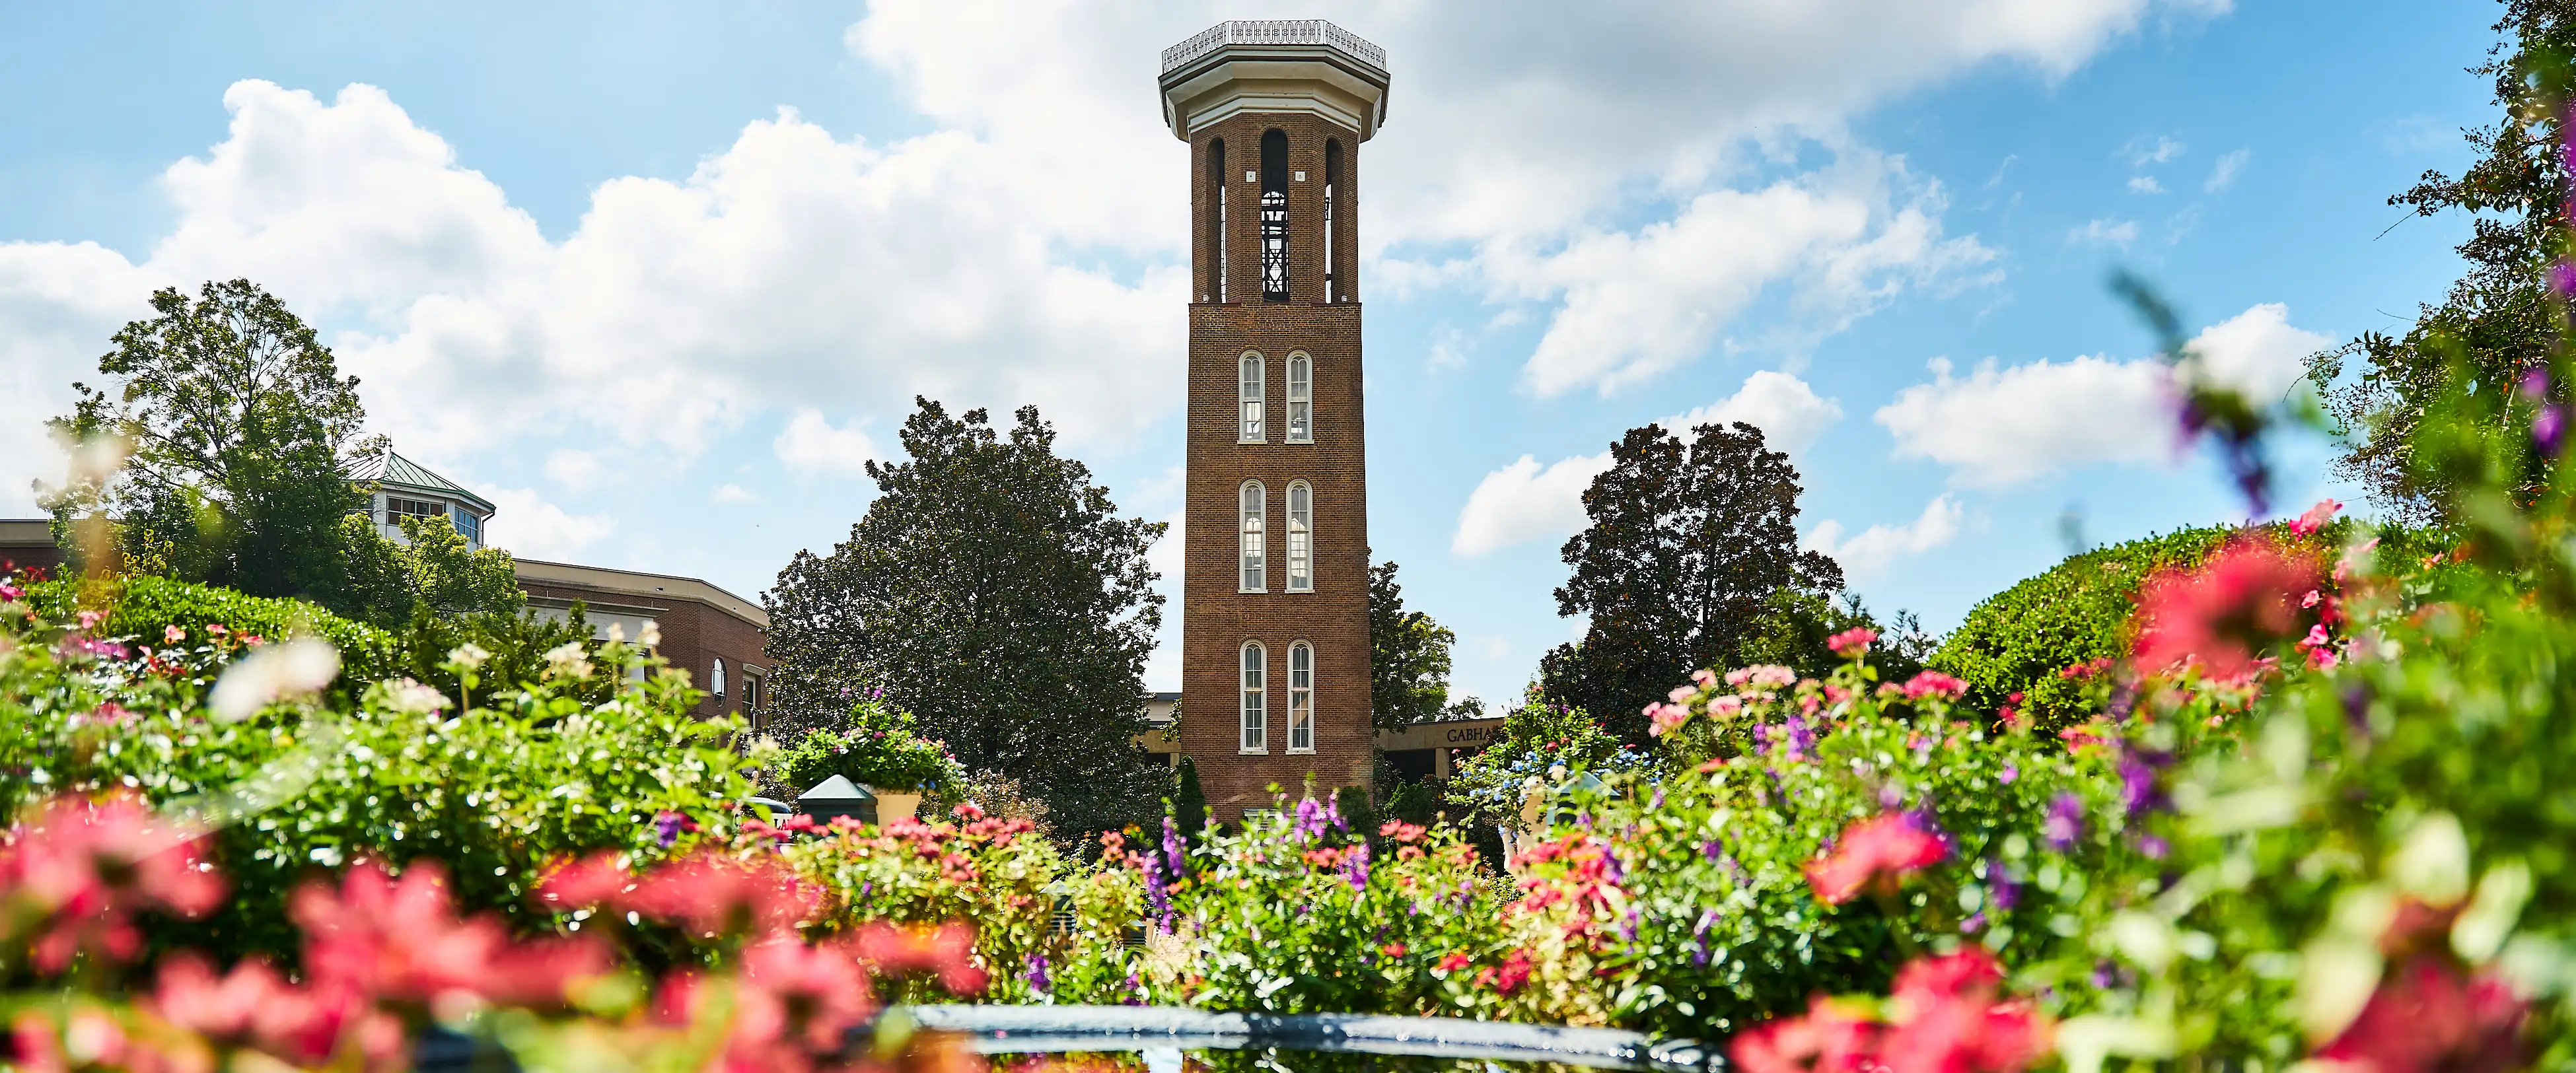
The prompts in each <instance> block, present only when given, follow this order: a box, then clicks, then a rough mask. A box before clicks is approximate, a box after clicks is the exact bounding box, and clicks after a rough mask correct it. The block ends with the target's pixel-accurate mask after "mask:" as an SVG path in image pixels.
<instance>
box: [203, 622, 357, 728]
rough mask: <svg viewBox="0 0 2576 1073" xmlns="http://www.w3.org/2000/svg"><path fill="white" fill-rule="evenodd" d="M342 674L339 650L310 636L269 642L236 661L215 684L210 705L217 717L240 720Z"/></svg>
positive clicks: (208, 703)
mask: <svg viewBox="0 0 2576 1073" xmlns="http://www.w3.org/2000/svg"><path fill="white" fill-rule="evenodd" d="M339 676H340V653H339V651H338V650H337V649H334V648H332V647H331V646H330V645H327V644H323V643H322V642H320V641H316V640H314V639H312V638H310V637H298V638H295V639H293V640H290V641H288V642H286V643H285V644H279V645H269V646H267V647H264V648H261V649H260V650H259V651H256V652H253V653H251V654H250V658H248V659H245V660H242V661H241V662H239V663H236V664H233V665H232V667H231V668H230V669H228V670H226V671H224V676H223V678H222V679H220V680H218V681H217V682H216V683H215V692H214V695H213V696H212V697H210V698H208V700H207V706H208V707H210V708H213V709H214V715H215V718H216V719H217V720H219V721H222V722H226V723H233V722H239V721H241V720H244V719H248V718H250V717H251V716H253V715H256V714H258V713H259V710H260V709H262V708H265V707H268V706H269V705H270V704H272V703H274V702H276V700H277V699H278V698H279V697H287V696H295V695H299V694H305V693H315V692H319V691H320V690H321V689H322V687H323V686H327V685H330V684H331V680H332V679H334V678H337V677H339Z"/></svg>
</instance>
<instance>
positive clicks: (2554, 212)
mask: <svg viewBox="0 0 2576 1073" xmlns="http://www.w3.org/2000/svg"><path fill="white" fill-rule="evenodd" d="M2504 9H2505V12H2504V17H2503V18H2502V19H2500V20H2498V21H2497V22H2496V24H2495V29H2496V31H2497V32H2498V33H2501V34H2503V35H2505V38H2506V40H2505V41H2504V42H2502V43H2499V44H2497V45H2496V46H2495V47H2494V48H2492V49H2490V50H2489V52H2488V53H2487V60H2486V62H2485V63H2483V64H2480V65H2478V66H2476V67H2473V68H2470V71H2471V73H2474V74H2477V75H2480V76H2482V77H2487V78H2492V79H2494V81H2495V103H2496V105H2497V106H2498V108H2499V109H2500V110H2501V111H2502V112H2503V115H2502V117H2501V118H2499V119H2498V120H2497V121H2496V122H2494V123H2490V124H2487V125H2485V126H2481V127H2476V128H2473V129H2470V130H2468V131H2467V132H2465V133H2466V135H2467V138H2468V141H2469V145H2470V146H2471V147H2472V148H2474V149H2475V150H2476V151H2477V154H2478V158H2477V161H2476V162H2475V163H2473V164H2471V165H2470V166H2469V168H2468V170H2466V171H2464V172H2461V173H2460V174H2459V175H2457V176H2451V175H2446V174H2443V173H2442V172H2439V171H2427V172H2425V173H2424V175H2423V178H2422V179H2420V180H2419V181H2417V182H2416V184H2415V185H2414V187H2413V188H2411V189H2409V190H2407V191H2406V192H2405V193H2402V194H2397V195H2394V196H2392V197H2390V198H2389V199H2388V203H2389V204H2391V205H2402V206H2405V207H2407V208H2410V209H2412V210H2414V212H2415V214H2416V215H2418V216H2433V215H2437V214H2440V213H2444V212H2449V211H2452V210H2462V211H2466V212H2468V213H2471V214H2473V215H2472V217H2471V220H2470V226H2471V228H2472V231H2471V233H2470V235H2469V238H2468V239H2467V240H2466V241H2464V242H2462V243H2460V245H2459V247H2458V249H2459V254H2460V257H2461V258H2462V259H2463V260H2465V261H2467V262H2468V272H2467V273H2466V274H2465V275H2463V276H2461V277H2460V278H2459V280H2458V281H2457V282H2454V283H2453V284H2452V285H2451V291H2450V293H2449V294H2448V295H2446V296H2445V297H2444V298H2443V300H2442V303H2441V304H2440V305H2425V306H2422V307H2420V309H2419V310H2418V311H2417V314H2416V318H2415V323H2414V325H2413V326H2411V327H2409V328H2408V329H2407V330H2406V331H2405V332H2404V333H2403V334H2401V335H2396V336H2390V335H2384V334H2381V333H2378V332H2370V333H2365V334H2363V335H2362V336H2361V337H2359V338H2357V339H2354V340H2352V341H2351V342H2348V343H2346V344H2344V345H2343V346H2341V347H2339V348H2337V349H2334V350H2330V351H2327V352H2325V353H2323V354H2319V355H2317V356H2316V357H2314V358H2311V359H2309V366H2308V375H2309V379H2310V380H2311V381H2313V382H2314V383H2315V385H2316V387H2317V389H2318V391H2319V393H2320V394H2321V395H2322V397H2323V399H2324V402H2325V407H2326V410H2327V412H2328V413H2329V414H2330V415H2332V416H2333V417H2334V419H2335V420H2336V422H2337V423H2338V424H2339V425H2340V426H2341V430H2342V432H2343V433H2344V435H2345V437H2346V442H2345V449H2344V453H2343V455H2342V457H2340V458H2339V459H2337V460H2336V469H2337V470H2338V471H2339V473H2340V475H2342V476H2344V477H2345V478H2347V479H2350V480H2353V481H2356V482H2359V483H2360V484H2362V485H2363V486H2364V487H2366V488H2368V489H2369V490H2370V496H2371V499H2372V500H2373V502H2375V503H2376V504H2378V505H2379V506H2380V507H2381V508H2383V509H2384V510H2386V511H2388V512H2389V513H2390V514H2391V515H2393V516H2396V517H2398V518H2400V519H2402V520H2406V521H2410V522H2418V523H2421V522H2430V521H2434V520H2437V519H2439V518H2441V517H2442V516H2443V515H2444V514H2445V513H2447V510H2448V507H2447V504H2446V502H2445V500H2446V496H2445V494H2444V489H2442V488H2439V487H2430V486H2427V485H2425V484H2423V483H2422V482H2421V481H2420V479H2419V478H2418V477H2416V476H2415V475H2414V474H2413V473H2412V471H2411V468H2410V465H2409V463H2410V455H2409V452H2408V445H2409V443H2410V442H2412V440H2413V439H2414V434H2415V428H2416V425H2417V423H2418V422H2419V420H2420V419H2421V417H2422V416H2423V412H2424V405H2425V404H2426V403H2427V402H2428V401H2430V400H2431V399H2432V398H2433V397H2434V396H2435V395H2436V394H2438V393H2439V392H2440V391H2441V389H2442V387H2443V385H2444V384H2445V383H2447V382H2449V377H2450V375H2451V371H2450V366H2451V365H2452V363H2454V362H2459V363H2464V364H2465V365H2466V366H2467V367H2468V368H2469V370H2470V372H2469V376H2470V377H2471V378H2473V379H2475V380H2476V381H2477V382H2479V383H2482V384H2503V385H2512V384H2517V383H2520V382H2521V381H2522V380H2523V378H2524V377H2525V376H2526V375H2528V374H2530V373H2532V372H2533V371H2534V370H2538V369H2545V368H2546V367H2547V365H2548V360H2549V354H2550V351H2551V348H2552V347H2553V346H2554V345H2555V342H2556V339H2557V335H2558V331H2559V329H2560V317H2561V315H2562V314H2561V313H2560V311H2559V306H2558V303H2557V302H2556V301H2554V300H2553V299H2552V295H2551V293H2550V279H2549V277H2550V268H2551V266H2552V265H2553V264H2555V263H2557V261H2558V260H2559V259H2560V258H2561V257H2562V256H2564V255H2565V254H2566V252H2567V244H2568V222H2567V216H2566V211H2565V208H2564V206H2565V205H2566V203H2567V197H2568V192H2569V177H2568V171H2567V160H2566V157H2565V155H2564V154H2563V153H2562V152H2561V149H2560V147H2561V146H2562V145H2563V144H2565V135H2566V133H2567V132H2566V124H2567V114H2566V112H2565V111H2564V108H2565V104H2566V99H2567V94H2568V90H2569V78H2568V70H2567V67H2566V64H2567V63H2568V60H2569V58H2570V57H2576V0H2505V3H2504ZM2356 363H2357V364H2358V366H2359V368H2358V369H2356V370H2352V375H2350V376H2347V375H2346V373H2347V366H2348V365H2353V364H2356ZM2550 394H2551V395H2552V397H2553V398H2555V399H2557V400H2560V401H2564V400H2565V399H2566V397H2567V395H2568V385H2564V384H2560V385H2553V386H2552V387H2551V389H2550Z"/></svg>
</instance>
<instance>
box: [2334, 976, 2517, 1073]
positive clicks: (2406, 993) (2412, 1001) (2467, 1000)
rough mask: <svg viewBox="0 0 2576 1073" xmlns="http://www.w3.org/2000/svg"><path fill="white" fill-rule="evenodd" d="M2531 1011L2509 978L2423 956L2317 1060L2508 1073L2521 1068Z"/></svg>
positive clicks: (2382, 1070)
mask: <svg viewBox="0 0 2576 1073" xmlns="http://www.w3.org/2000/svg"><path fill="white" fill-rule="evenodd" d="M2529 1009H2530V1004H2529V1003H2527V1002H2525V1001H2524V1000H2523V999H2522V998H2521V997H2520V996H2518V995H2516V994H2514V992H2513V988H2512V987H2511V986H2510V985H2507V984H2506V983H2505V982H2504V981H2502V980H2499V979H2496V978H2495V977H2492V976H2488V975H2485V974H2480V975H2477V976H2473V977H2463V976H2462V975H2461V974H2460V972H2459V970H2458V969H2456V968H2453V967H2452V966H2451V965H2450V964H2449V963H2448V962H2447V961H2445V960H2443V959H2441V958H2439V957H2436V956H2424V957H2417V958H2414V959H2412V960H2410V961H2407V962H2406V963H2405V964H2403V965H2401V966H2399V967H2398V969H2397V971H2395V972H2393V973H2391V974H2390V975H2389V978H2388V979H2386V980H2384V981H2382V982H2381V983H2380V985H2379V990H2378V991H2376V992H2373V993H2372V994H2371V996H2370V1001H2369V1002H2368V1003H2366V1004H2364V1005H2363V1006H2362V1008H2361V1014H2360V1016H2358V1017H2355V1018H2353V1021H2352V1024H2350V1025H2347V1026H2345V1028H2344V1030H2343V1033H2342V1034H2341V1035H2338V1036H2336V1037H2335V1038H2334V1040H2333V1041H2332V1042H2330V1043H2327V1044H2326V1045H2325V1046H2324V1047H2323V1048H2320V1049H2319V1050H2318V1051H2317V1052H2316V1056H2317V1057H2318V1058H2322V1059H2325V1060H2327V1061H2333V1062H2350V1063H2353V1064H2355V1065H2361V1066H2367V1067H2369V1068H2370V1069H2372V1070H2374V1071H2376V1073H2432V1071H2435V1070H2439V1071H2441V1073H2502V1071H2503V1070H2508V1069H2519V1068H2521V1067H2522V1064H2523V1061H2524V1056H2525V1051H2524V1048H2523V1044H2522V1026H2523V1020H2524V1018H2525V1016H2526V1015H2527V1014H2528V1012H2529Z"/></svg>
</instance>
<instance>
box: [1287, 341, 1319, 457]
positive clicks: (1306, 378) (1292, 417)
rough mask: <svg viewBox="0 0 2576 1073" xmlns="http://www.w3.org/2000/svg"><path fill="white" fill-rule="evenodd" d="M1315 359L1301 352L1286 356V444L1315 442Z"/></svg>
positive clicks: (1292, 352)
mask: <svg viewBox="0 0 2576 1073" xmlns="http://www.w3.org/2000/svg"><path fill="white" fill-rule="evenodd" d="M1314 400H1315V359H1313V358H1310V357H1307V356H1306V352H1305V351H1303V350H1298V351H1291V352H1290V353H1289V355H1288V442H1290V443H1313V442H1315V413H1314V410H1315V401H1314Z"/></svg>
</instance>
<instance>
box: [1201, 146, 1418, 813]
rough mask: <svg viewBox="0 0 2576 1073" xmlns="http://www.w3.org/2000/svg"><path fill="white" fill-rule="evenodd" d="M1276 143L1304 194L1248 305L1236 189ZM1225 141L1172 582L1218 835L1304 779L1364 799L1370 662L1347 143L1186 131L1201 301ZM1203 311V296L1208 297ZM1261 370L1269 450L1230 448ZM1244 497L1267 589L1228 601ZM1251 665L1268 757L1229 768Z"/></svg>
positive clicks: (1250, 290)
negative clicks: (1297, 694)
mask: <svg viewBox="0 0 2576 1073" xmlns="http://www.w3.org/2000/svg"><path fill="white" fill-rule="evenodd" d="M1272 128H1277V129H1279V130H1281V131H1283V132H1285V133H1286V134H1287V136H1288V151H1289V161H1288V167H1289V169H1290V170H1291V172H1295V171H1301V170H1302V171H1304V172H1305V173H1306V181H1305V182H1302V183H1301V182H1296V181H1293V176H1292V181H1291V182H1290V183H1289V184H1288V197H1289V220H1288V229H1289V230H1288V263H1289V270H1288V286H1289V299H1290V300H1289V301H1286V302H1265V301H1263V300H1262V299H1261V290H1260V288H1261V282H1260V280H1261V277H1260V218H1259V205H1260V196H1261V184H1260V183H1259V182H1258V181H1254V182H1245V181H1244V178H1243V176H1244V173H1245V172H1247V171H1250V172H1254V173H1255V174H1256V178H1257V175H1258V172H1259V171H1260V162H1261V157H1260V143H1261V135H1262V133H1263V132H1264V131H1266V130H1269V129H1272ZM1219 138H1222V139H1224V141H1225V145H1226V150H1225V160H1226V174H1225V176H1224V179H1225V180H1226V186H1227V190H1228V205H1227V211H1226V214H1225V216H1226V219H1225V223H1226V231H1227V235H1226V240H1225V247H1226V251H1227V257H1226V262H1227V263H1226V265H1225V271H1226V275H1227V277H1228V289H1227V295H1228V297H1229V298H1231V299H1232V301H1229V302H1226V303H1222V304H1220V303H1214V302H1199V303H1193V304H1192V305H1191V306H1190V372H1189V378H1190V379H1189V454H1188V465H1189V479H1188V487H1187V495H1188V506H1187V508H1186V512H1185V517H1186V521H1187V525H1186V528H1187V532H1186V537H1185V540H1186V545H1187V546H1186V548H1185V556H1186V558H1185V567H1184V573H1183V580H1182V596H1181V620H1182V634H1181V635H1182V669H1181V675H1182V682H1181V692H1182V698H1183V699H1182V708H1181V710H1182V712H1183V718H1182V729H1181V744H1182V747H1183V749H1185V750H1186V751H1187V752H1188V753H1189V754H1190V756H1191V758H1192V760H1193V761H1194V762H1195V763H1196V764H1197V766H1198V771H1199V780H1200V784H1201V785H1202V786H1203V787H1204V788H1205V790H1206V791H1207V796H1208V803H1209V804H1210V805H1211V806H1213V807H1214V808H1215V809H1216V810H1217V813H1218V815H1219V818H1221V819H1229V820H1230V819H1233V818H1235V817H1237V816H1239V815H1240V814H1241V812H1242V810H1244V809H1246V808H1262V807H1267V806H1268V804H1269V801H1270V793H1269V789H1268V787H1269V786H1270V785H1272V784H1276V785H1278V786H1279V787H1280V788H1281V789H1283V790H1285V791H1287V792H1288V794H1289V795H1290V796H1291V797H1292V798H1293V797H1295V796H1296V795H1297V794H1298V793H1299V792H1300V790H1301V788H1302V784H1303V783H1304V782H1305V781H1306V779H1307V778H1308V776H1310V775H1311V776H1312V777H1313V779H1314V781H1315V784H1316V788H1317V790H1318V792H1319V793H1321V792H1324V791H1329V790H1331V789H1333V788H1335V787H1340V786H1365V785H1367V783H1368V780H1369V774H1370V768H1371V764H1370V756H1369V749H1370V740H1369V649H1368V487H1367V482H1366V479H1365V470H1366V450H1365V442H1366V437H1365V427H1364V425H1363V422H1362V412H1363V405H1362V401H1363V400H1362V398H1361V392H1360V383H1361V375H1360V373H1361V365H1360V307H1359V304H1358V302H1356V301H1350V300H1347V299H1350V298H1352V297H1355V296H1356V295H1357V293H1358V292H1357V283H1358V279H1357V271H1356V266H1357V264H1358V260H1359V259H1358V257H1357V255H1356V245H1357V242H1356V240H1357V237H1358V218H1359V214H1358V211H1357V208H1358V200H1359V199H1358V197H1357V196H1356V191H1357V189H1358V183H1357V176H1358V169H1359V152H1358V149H1359V138H1358V136H1357V135H1356V134H1354V133H1353V132H1351V131H1349V130H1346V129H1343V128H1340V127H1337V126H1334V125H1333V124H1331V123H1328V122H1326V121H1324V120H1321V119H1318V118H1316V117H1313V116H1305V115H1246V116H1237V117H1235V118H1232V119H1229V120H1226V121H1225V122H1223V123H1219V124H1216V125H1215V126H1213V127H1211V128H1209V129H1206V130H1202V131H1199V132H1198V133H1197V134H1196V135H1195V136H1194V137H1193V138H1192V140H1191V149H1192V153H1191V155H1192V160H1193V166H1192V169H1191V173H1190V174H1191V185H1192V194H1191V202H1192V205H1191V214H1192V220H1193V225H1194V226H1193V227H1192V229H1191V234H1192V235H1193V236H1194V239H1195V240H1194V242H1193V247H1194V255H1195V256H1196V258H1197V261H1198V264H1197V268H1198V271H1197V275H1196V277H1195V278H1197V279H1198V280H1200V281H1201V286H1202V288H1203V289H1205V290H1210V291H1212V290H1213V288H1214V282H1213V281H1214V280H1215V273H1216V268H1217V266H1216V265H1215V264H1214V263H1213V261H1214V257H1215V242H1214V234H1215V220H1214V211H1215V206H1214V203H1213V198H1212V196H1211V184H1210V176H1211V171H1212V168H1211V166H1210V160H1209V152H1210V145H1211V143H1212V142H1213V141H1214V140H1215V139H1219ZM1326 138H1333V139H1337V140H1338V141H1340V143H1341V148H1342V160H1341V174H1340V176H1339V178H1338V181H1337V183H1336V184H1335V192H1334V193H1335V200H1336V201H1337V202H1338V204H1337V205H1336V206H1335V208H1334V231H1335V232H1336V234H1335V237H1334V242H1333V247H1334V260H1335V261H1336V262H1339V263H1338V264H1337V265H1336V266H1335V273H1336V276H1337V277H1338V278H1337V280H1336V289H1337V291H1338V292H1339V296H1340V297H1342V298H1344V299H1345V301H1339V302H1335V303H1334V304H1331V305H1325V304H1322V303H1323V297H1324V294H1323V271H1322V270H1323V263H1322V262H1323V251H1324V243H1323V241H1322V234H1321V227H1320V226H1319V224H1320V222H1321V220H1322V218H1323V186H1324V183H1323V179H1324V144H1325V139H1326ZM1211 296H1212V295H1211ZM1247 350H1255V351H1259V352H1261V354H1262V356H1263V360H1264V367H1265V375H1264V392H1263V398H1264V400H1265V403H1266V409H1267V414H1266V415H1265V417H1264V420H1263V426H1264V429H1265V431H1266V432H1267V434H1268V438H1267V442H1264V443H1257V444H1242V443H1237V442H1236V440H1237V436H1236V422H1237V398H1238V396H1237V372H1238V364H1237V363H1238V362H1239V360H1240V359H1241V357H1242V355H1243V352H1244V351H1247ZM1292 350H1303V351H1305V352H1307V353H1308V354H1309V355H1311V356H1312V358H1313V363H1314V364H1313V370H1314V372H1313V384H1314V391H1313V400H1314V405H1313V421H1314V440H1315V442H1313V443H1311V444H1304V443H1293V444H1292V443H1288V442H1286V436H1287V359H1288V354H1289V352H1290V351H1292ZM1247 479H1259V480H1260V481H1262V482H1263V484H1264V486H1265V490H1266V492H1267V503H1266V509H1265V512H1264V513H1265V515H1266V525H1265V529H1266V531H1267V551H1266V554H1265V556H1264V567H1265V569H1266V570H1267V571H1268V578H1267V588H1268V590H1269V591H1267V592H1263V593H1244V592H1239V591H1237V590H1238V584H1237V579H1238V575H1239V566H1238V559H1237V553H1238V547H1239V545H1238V529H1237V526H1238V524H1239V521H1240V519H1239V516H1238V509H1239V508H1238V504H1239V503H1240V500H1239V498H1238V497H1239V489H1240V488H1241V485H1242V483H1243V482H1244V481H1245V480H1247ZM1300 479H1302V480H1304V481H1306V482H1307V483H1308V484H1309V485H1312V486H1313V488H1314V494H1315V501H1314V507H1315V509H1314V529H1313V549H1314V573H1315V591H1313V592H1307V593H1292V592H1288V591H1287V571H1286V568H1287V554H1286V552H1287V541H1286V531H1287V530H1286V526H1287V491H1288V484H1289V482H1290V481H1292V480H1300ZM1252 640H1257V641H1260V642H1261V643H1262V644H1263V646H1264V647H1265V648H1266V649H1267V656H1268V664H1269V666H1268V668H1267V673H1266V674H1265V675H1264V679H1265V684H1266V685H1267V687H1268V698H1267V700H1268V706H1269V713H1270V714H1269V720H1268V734H1267V737H1268V752H1267V754H1266V755H1260V756H1245V755H1241V754H1240V751H1239V748H1238V740H1239V739H1238V737H1237V734H1238V727H1239V719H1240V714H1239V713H1240V711H1241V700H1240V696H1241V695H1240V692H1239V679H1238V677H1237V675H1238V668H1239V666H1240V660H1241V658H1242V657H1241V651H1242V646H1243V644H1244V642H1246V641H1252ZM1301 640H1302V641H1306V642H1308V643H1310V644H1312V645H1313V646H1314V648H1315V750H1314V753H1313V754H1312V755H1290V754H1289V753H1288V751H1287V748H1288V725H1287V724H1288V649H1289V645H1290V644H1291V643H1292V642H1295V641H1301Z"/></svg>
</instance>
